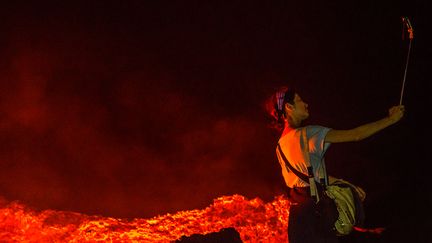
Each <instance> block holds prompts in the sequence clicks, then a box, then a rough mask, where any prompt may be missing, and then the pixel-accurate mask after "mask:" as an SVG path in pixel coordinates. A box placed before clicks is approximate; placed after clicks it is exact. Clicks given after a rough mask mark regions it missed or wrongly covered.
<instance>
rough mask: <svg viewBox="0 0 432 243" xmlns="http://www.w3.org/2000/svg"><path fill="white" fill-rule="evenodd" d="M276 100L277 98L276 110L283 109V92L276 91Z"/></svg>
mask: <svg viewBox="0 0 432 243" xmlns="http://www.w3.org/2000/svg"><path fill="white" fill-rule="evenodd" d="M276 100H277V109H278V111H283V105H284V100H285V92H283V91H279V92H277V93H276Z"/></svg>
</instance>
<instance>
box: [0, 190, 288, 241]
mask: <svg viewBox="0 0 432 243" xmlns="http://www.w3.org/2000/svg"><path fill="white" fill-rule="evenodd" d="M0 202H1V200H0ZM0 205H1V208H0V242H106V241H108V242H173V241H175V240H177V239H179V238H180V237H181V236H183V235H186V236H189V235H192V234H207V233H211V232H218V231H220V230H221V229H222V228H228V227H233V228H235V229H236V230H237V231H238V232H239V233H240V236H241V238H242V241H243V242H287V230H286V229H287V226H288V221H287V220H288V207H289V202H288V201H287V199H286V197H284V196H278V197H276V198H275V200H274V201H272V202H269V203H264V202H263V201H262V200H260V199H259V198H256V199H252V200H247V199H246V198H245V197H243V196H240V195H233V196H223V197H220V198H217V199H215V200H214V203H213V204H212V205H210V206H209V207H207V208H205V209H202V210H198V209H196V210H190V211H180V212H177V213H175V214H166V215H162V216H158V217H154V218H151V219H134V220H129V221H128V220H124V219H116V218H110V217H101V216H88V215H84V214H79V213H73V212H65V211H54V210H45V211H42V212H36V211H34V210H31V209H28V208H27V207H25V206H24V205H22V204H19V203H17V202H11V203H1V204H0Z"/></svg>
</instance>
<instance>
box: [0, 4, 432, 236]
mask: <svg viewBox="0 0 432 243" xmlns="http://www.w3.org/2000/svg"><path fill="white" fill-rule="evenodd" d="M316 2H317V3H313V2H310V1H307V2H304V1H288V0H275V1H214V2H213V1H138V0H136V1H131V0H128V1H33V2H32V1H15V2H14V1H10V2H8V3H2V6H1V10H0V11H1V17H2V20H1V21H0V36H1V38H0V53H1V54H2V55H1V56H2V58H1V59H0V74H1V76H0V134H1V136H0V197H3V198H5V199H6V200H10V201H12V200H19V201H21V202H24V203H25V204H26V205H29V206H31V207H34V208H36V209H41V210H43V209H59V210H69V211H75V212H80V213H86V214H99V215H104V216H112V217H124V218H134V217H152V216H156V215H160V214H166V213H173V212H176V211H178V210H188V209H195V208H203V207H206V206H208V205H209V204H211V203H212V200H213V199H214V198H216V197H219V196H222V195H232V194H241V195H243V196H246V197H248V198H254V197H260V198H262V199H263V200H265V201H271V200H273V198H274V197H275V196H276V195H280V194H282V193H283V192H284V184H283V180H282V176H281V173H280V168H279V164H278V162H277V160H276V157H275V154H274V152H275V144H276V141H277V137H278V134H277V133H276V132H275V131H274V130H271V129H270V128H268V126H267V125H268V121H269V119H268V117H267V116H266V113H265V111H264V110H263V107H262V105H263V102H264V100H265V99H266V98H267V96H269V95H270V94H271V93H272V92H273V91H274V90H275V89H276V88H277V87H279V86H281V85H293V86H295V87H296V89H297V90H298V92H299V94H300V95H301V96H302V98H303V99H304V100H305V101H306V102H307V103H308V104H309V110H310V113H311V117H310V119H309V120H308V124H320V125H323V126H328V127H332V128H335V129H347V128H353V127H355V126H357V125H361V124H363V123H366V122H371V121H375V120H378V119H381V118H383V117H384V116H385V115H386V114H387V110H388V108H390V107H391V106H393V105H396V104H398V103H399V98H400V90H401V86H402V80H403V75H404V67H405V62H406V58H407V50H408V43H409V42H408V40H407V39H405V40H402V38H401V36H402V33H403V31H402V22H401V17H402V16H408V17H409V19H410V20H411V23H412V25H413V27H414V33H415V38H414V40H413V43H412V49H411V55H410V62H409V66H408V72H407V78H406V86H405V94H404V98H403V99H404V102H403V103H404V105H405V106H406V109H407V112H406V116H405V117H404V119H403V120H402V121H401V122H400V123H398V124H395V125H393V126H392V127H389V128H388V129H386V130H384V131H382V132H380V133H378V134H376V135H375V136H373V137H370V138H367V139H365V140H363V141H360V142H357V143H346V144H334V145H332V147H331V148H330V150H329V151H328V153H327V167H328V171H329V173H330V174H333V175H335V176H337V177H341V178H344V179H347V180H350V181H352V182H353V183H355V184H357V185H360V186H362V187H363V188H364V189H365V190H366V192H367V193H368V197H367V200H366V210H367V211H366V213H367V222H368V224H369V225H371V226H384V227H389V228H390V229H392V230H393V232H394V233H395V234H397V233H400V234H404V235H405V234H421V233H422V230H421V229H423V232H424V231H425V230H428V231H430V230H429V228H430V227H429V225H427V224H425V223H423V219H424V218H426V217H425V216H431V214H430V210H427V208H430V207H431V206H432V205H431V194H430V191H431V189H430V180H428V178H426V176H429V174H428V171H430V170H429V169H428V167H427V166H426V165H427V164H429V163H426V162H429V161H430V159H429V156H428V154H429V153H427V151H426V142H424V141H425V140H426V139H425V137H426V136H427V135H426V134H430V131H429V129H428V127H429V123H428V122H427V119H426V116H427V113H428V108H429V106H430V102H429V95H427V94H429V93H430V84H429V82H430V78H429V77H430V76H429V75H428V71H429V70H430V67H431V66H430V64H431V62H430V56H431V53H432V48H431V46H432V45H431V44H430V43H431V42H430V41H431V39H430V37H431V36H430V33H429V32H430V25H429V24H430V23H431V22H430V18H429V17H428V16H427V15H428V14H429V9H428V8H427V6H426V1H424V2H422V1H421V0H417V1H390V0H385V1H341V0H337V1H316ZM426 125H428V126H426ZM421 215H422V216H421ZM420 216H421V217H420ZM414 222H421V224H418V225H413V223H414Z"/></svg>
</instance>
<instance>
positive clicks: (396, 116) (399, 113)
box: [388, 105, 405, 123]
mask: <svg viewBox="0 0 432 243" xmlns="http://www.w3.org/2000/svg"><path fill="white" fill-rule="evenodd" d="M404 112H405V107H404V106H403V105H398V106H393V107H392V108H390V109H389V115H388V118H389V119H390V120H391V121H392V123H396V122H398V121H399V120H400V119H401V118H402V117H403V115H404Z"/></svg>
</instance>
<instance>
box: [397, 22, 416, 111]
mask: <svg viewBox="0 0 432 243" xmlns="http://www.w3.org/2000/svg"><path fill="white" fill-rule="evenodd" d="M402 23H403V29H405V27H406V28H407V31H408V33H409V45H408V54H407V59H406V63H405V73H404V77H403V81H402V89H401V94H400V100H399V105H402V98H403V93H404V89H405V80H406V74H407V70H408V61H409V56H410V52H411V42H412V40H413V39H414V30H413V28H412V25H411V22H410V21H409V19H408V17H402ZM404 34H405V33H404V32H403V33H402V39H403V36H404Z"/></svg>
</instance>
